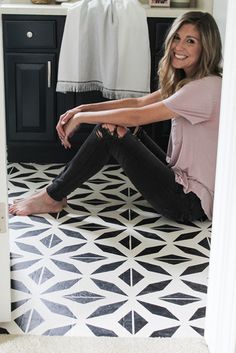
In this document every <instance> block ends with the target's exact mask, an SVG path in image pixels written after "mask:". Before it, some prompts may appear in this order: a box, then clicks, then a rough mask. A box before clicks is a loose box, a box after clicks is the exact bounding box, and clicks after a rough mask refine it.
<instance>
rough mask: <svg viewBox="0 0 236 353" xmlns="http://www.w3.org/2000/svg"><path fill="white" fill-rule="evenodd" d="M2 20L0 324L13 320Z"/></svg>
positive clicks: (0, 31) (0, 92)
mask: <svg viewBox="0 0 236 353" xmlns="http://www.w3.org/2000/svg"><path fill="white" fill-rule="evenodd" d="M1 21H2V20H1V18H0V77H1V78H2V79H1V80H0V271H1V272H0V283H1V289H0V322H4V321H10V320H11V298H10V252H9V236H8V235H9V234H8V210H7V209H8V207H7V204H8V203H7V164H6V134H5V99H4V80H3V77H4V76H3V51H2V23H1Z"/></svg>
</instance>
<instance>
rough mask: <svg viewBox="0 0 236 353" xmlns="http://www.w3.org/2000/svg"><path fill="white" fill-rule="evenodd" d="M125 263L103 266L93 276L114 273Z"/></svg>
mask: <svg viewBox="0 0 236 353" xmlns="http://www.w3.org/2000/svg"><path fill="white" fill-rule="evenodd" d="M123 263H124V261H117V262H112V263H109V264H107V265H102V266H100V267H98V268H97V269H96V270H95V271H94V272H93V273H92V274H95V273H103V272H110V271H114V270H116V269H117V268H118V267H119V266H121V265H122V264H123Z"/></svg>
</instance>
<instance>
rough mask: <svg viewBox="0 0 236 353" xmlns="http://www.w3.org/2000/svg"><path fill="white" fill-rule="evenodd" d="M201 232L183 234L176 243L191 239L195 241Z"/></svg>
mask: <svg viewBox="0 0 236 353" xmlns="http://www.w3.org/2000/svg"><path fill="white" fill-rule="evenodd" d="M200 233H201V231H200V230H199V231H198V232H192V233H184V234H181V235H180V236H179V237H178V238H176V239H175V242H176V241H182V240H189V239H194V238H195V237H197V236H198V234H200Z"/></svg>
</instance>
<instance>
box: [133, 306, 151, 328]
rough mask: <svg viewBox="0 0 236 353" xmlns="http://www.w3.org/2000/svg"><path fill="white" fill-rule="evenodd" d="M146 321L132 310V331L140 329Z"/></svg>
mask: <svg viewBox="0 0 236 353" xmlns="http://www.w3.org/2000/svg"><path fill="white" fill-rule="evenodd" d="M147 323H148V321H147V320H145V319H144V318H143V317H142V316H140V315H139V314H137V313H136V312H135V311H134V333H137V332H138V331H140V330H141V329H142V328H143V327H144V326H145V325H147Z"/></svg>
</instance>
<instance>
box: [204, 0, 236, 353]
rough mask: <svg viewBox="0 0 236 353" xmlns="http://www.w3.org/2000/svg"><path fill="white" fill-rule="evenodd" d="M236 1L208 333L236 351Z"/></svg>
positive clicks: (218, 351)
mask: <svg viewBox="0 0 236 353" xmlns="http://www.w3.org/2000/svg"><path fill="white" fill-rule="evenodd" d="M235 14H236V2H235V0H229V1H228V12H227V24H226V41H225V53H224V76H223V88H222V99H221V118H220V129H219V142H218V157H217V172H216V192H215V202H214V217H213V227H212V244H211V254H210V270H209V284H208V296H207V311H206V322H205V338H206V341H207V344H208V346H209V350H210V353H236V229H235V224H236V36H235V32H236V18H235Z"/></svg>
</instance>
